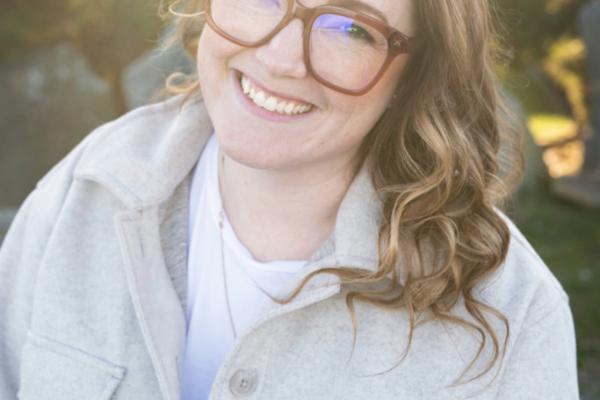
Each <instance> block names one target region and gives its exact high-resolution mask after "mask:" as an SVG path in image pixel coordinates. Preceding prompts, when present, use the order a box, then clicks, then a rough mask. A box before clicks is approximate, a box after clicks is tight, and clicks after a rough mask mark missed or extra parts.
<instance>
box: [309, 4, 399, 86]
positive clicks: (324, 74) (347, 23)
mask: <svg viewBox="0 0 600 400" xmlns="http://www.w3.org/2000/svg"><path fill="white" fill-rule="evenodd" d="M309 51H310V60H311V64H312V67H313V70H314V72H315V74H317V75H319V77H320V78H322V79H325V80H326V81H328V82H331V83H333V84H334V85H337V86H340V87H342V88H344V89H347V90H354V91H359V90H361V89H363V88H365V87H366V86H367V85H368V84H369V83H371V82H372V81H373V79H375V77H376V76H377V74H378V73H379V71H380V70H381V68H382V67H383V64H384V63H385V60H386V58H387V54H388V45H387V39H386V38H385V36H383V34H382V33H381V32H379V31H378V30H377V29H375V28H373V27H372V26H370V25H368V24H366V23H364V22H362V21H359V20H356V19H353V18H351V17H347V16H343V15H338V14H322V15H320V16H319V17H317V18H316V20H315V22H314V23H313V26H312V31H311V35H310V47H309Z"/></svg>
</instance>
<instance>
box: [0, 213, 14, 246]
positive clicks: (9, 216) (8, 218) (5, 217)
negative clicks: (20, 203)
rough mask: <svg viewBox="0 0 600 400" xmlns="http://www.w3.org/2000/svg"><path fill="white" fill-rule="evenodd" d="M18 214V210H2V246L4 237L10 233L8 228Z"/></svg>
mask: <svg viewBox="0 0 600 400" xmlns="http://www.w3.org/2000/svg"><path fill="white" fill-rule="evenodd" d="M16 214H17V209H16V208H0V245H2V241H3V240H4V235H6V232H8V228H10V224H11V223H12V221H13V219H14V218H15V215H16Z"/></svg>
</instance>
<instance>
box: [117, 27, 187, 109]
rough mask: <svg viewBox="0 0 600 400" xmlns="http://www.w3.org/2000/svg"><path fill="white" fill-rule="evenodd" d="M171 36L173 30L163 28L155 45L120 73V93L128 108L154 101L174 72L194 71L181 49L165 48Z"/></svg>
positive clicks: (177, 44)
mask: <svg viewBox="0 0 600 400" xmlns="http://www.w3.org/2000/svg"><path fill="white" fill-rule="evenodd" d="M171 33H172V27H171V28H167V29H165V31H164V32H163V34H162V36H161V38H160V40H159V44H158V46H157V47H156V48H154V49H152V50H150V51H147V52H146V53H145V54H143V55H142V56H141V57H140V58H138V59H137V60H135V61H134V62H133V63H131V64H130V65H129V66H127V67H126V68H125V70H124V71H123V75H122V81H123V91H124V96H125V103H126V106H127V107H128V108H129V109H133V108H136V107H139V106H142V105H145V104H148V103H151V102H153V101H154V100H155V99H156V98H157V97H158V96H160V93H161V92H162V91H164V89H165V81H166V79H167V77H168V76H169V75H171V74H172V73H173V72H182V73H184V74H191V73H193V72H194V71H195V68H196V67H195V62H194V60H193V59H192V58H191V57H190V56H189V55H188V54H187V53H186V51H185V50H184V48H183V46H181V45H180V44H179V43H176V44H173V45H170V46H168V45H167V41H168V40H169V37H170V36H171Z"/></svg>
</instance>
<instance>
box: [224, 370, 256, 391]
mask: <svg viewBox="0 0 600 400" xmlns="http://www.w3.org/2000/svg"><path fill="white" fill-rule="evenodd" d="M257 383H258V373H257V372H256V370H254V369H240V370H238V371H237V372H236V373H235V374H233V375H232V376H231V379H230V380H229V390H230V391H231V393H233V395H234V396H239V397H246V396H250V395H252V393H254V391H255V390H256V385H257Z"/></svg>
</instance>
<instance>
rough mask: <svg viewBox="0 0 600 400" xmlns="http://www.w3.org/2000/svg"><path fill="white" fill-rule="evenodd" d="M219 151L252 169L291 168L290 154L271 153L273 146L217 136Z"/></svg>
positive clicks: (283, 152) (281, 152) (292, 163)
mask: <svg viewBox="0 0 600 400" xmlns="http://www.w3.org/2000/svg"><path fill="white" fill-rule="evenodd" d="M217 136H218V137H217V139H218V141H219V145H220V147H221V150H222V151H223V153H225V155H227V157H228V158H230V159H232V160H234V161H235V162H237V163H239V164H242V165H244V166H246V167H248V168H252V169H268V170H276V169H286V168H290V167H293V165H294V162H292V161H291V160H292V159H293V155H292V154H287V152H285V151H273V150H274V148H273V147H274V146H269V145H266V144H265V145H261V144H260V143H258V142H252V143H249V142H248V140H247V139H246V140H235V138H232V137H227V136H226V137H222V136H220V135H218V134H217Z"/></svg>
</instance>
